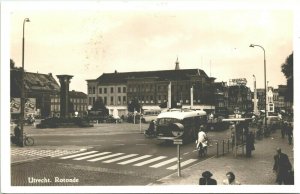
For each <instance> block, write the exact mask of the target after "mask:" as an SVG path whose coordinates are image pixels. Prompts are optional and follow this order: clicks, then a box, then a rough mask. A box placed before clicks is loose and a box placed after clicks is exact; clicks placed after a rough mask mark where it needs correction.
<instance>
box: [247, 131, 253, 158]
mask: <svg viewBox="0 0 300 194" xmlns="http://www.w3.org/2000/svg"><path fill="white" fill-rule="evenodd" d="M253 150H255V147H254V134H253V132H252V131H250V132H249V133H248V134H247V137H246V156H247V157H251V153H252V151H253Z"/></svg>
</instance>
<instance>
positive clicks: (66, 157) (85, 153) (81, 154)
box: [60, 151, 98, 159]
mask: <svg viewBox="0 0 300 194" xmlns="http://www.w3.org/2000/svg"><path fill="white" fill-rule="evenodd" d="M96 152H98V151H90V152H84V153H80V154H75V155H70V156H65V157H62V158H60V159H68V158H75V157H77V156H83V155H88V154H92V153H96Z"/></svg>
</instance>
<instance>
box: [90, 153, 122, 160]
mask: <svg viewBox="0 0 300 194" xmlns="http://www.w3.org/2000/svg"><path fill="white" fill-rule="evenodd" d="M122 154H124V153H116V154H112V155H108V156H103V157H100V158H94V159H91V160H88V161H89V162H96V161H99V160H104V159H107V158H112V157H115V156H119V155H122Z"/></svg>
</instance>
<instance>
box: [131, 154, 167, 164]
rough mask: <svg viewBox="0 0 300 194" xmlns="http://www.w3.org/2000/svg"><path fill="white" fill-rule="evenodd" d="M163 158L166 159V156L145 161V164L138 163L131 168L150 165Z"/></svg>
mask: <svg viewBox="0 0 300 194" xmlns="http://www.w3.org/2000/svg"><path fill="white" fill-rule="evenodd" d="M164 158H166V156H159V157H156V158H153V159H151V160H146V161H145V162H140V163H137V164H134V165H133V166H144V165H146V164H149V163H152V162H155V161H157V160H161V159H164Z"/></svg>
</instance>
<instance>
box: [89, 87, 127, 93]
mask: <svg viewBox="0 0 300 194" xmlns="http://www.w3.org/2000/svg"><path fill="white" fill-rule="evenodd" d="M108 90H109V91H110V93H114V92H115V91H114V90H115V89H114V87H99V88H98V93H99V94H107V92H108ZM88 92H89V94H96V87H95V86H93V87H89V89H88ZM117 93H126V87H117Z"/></svg>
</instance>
